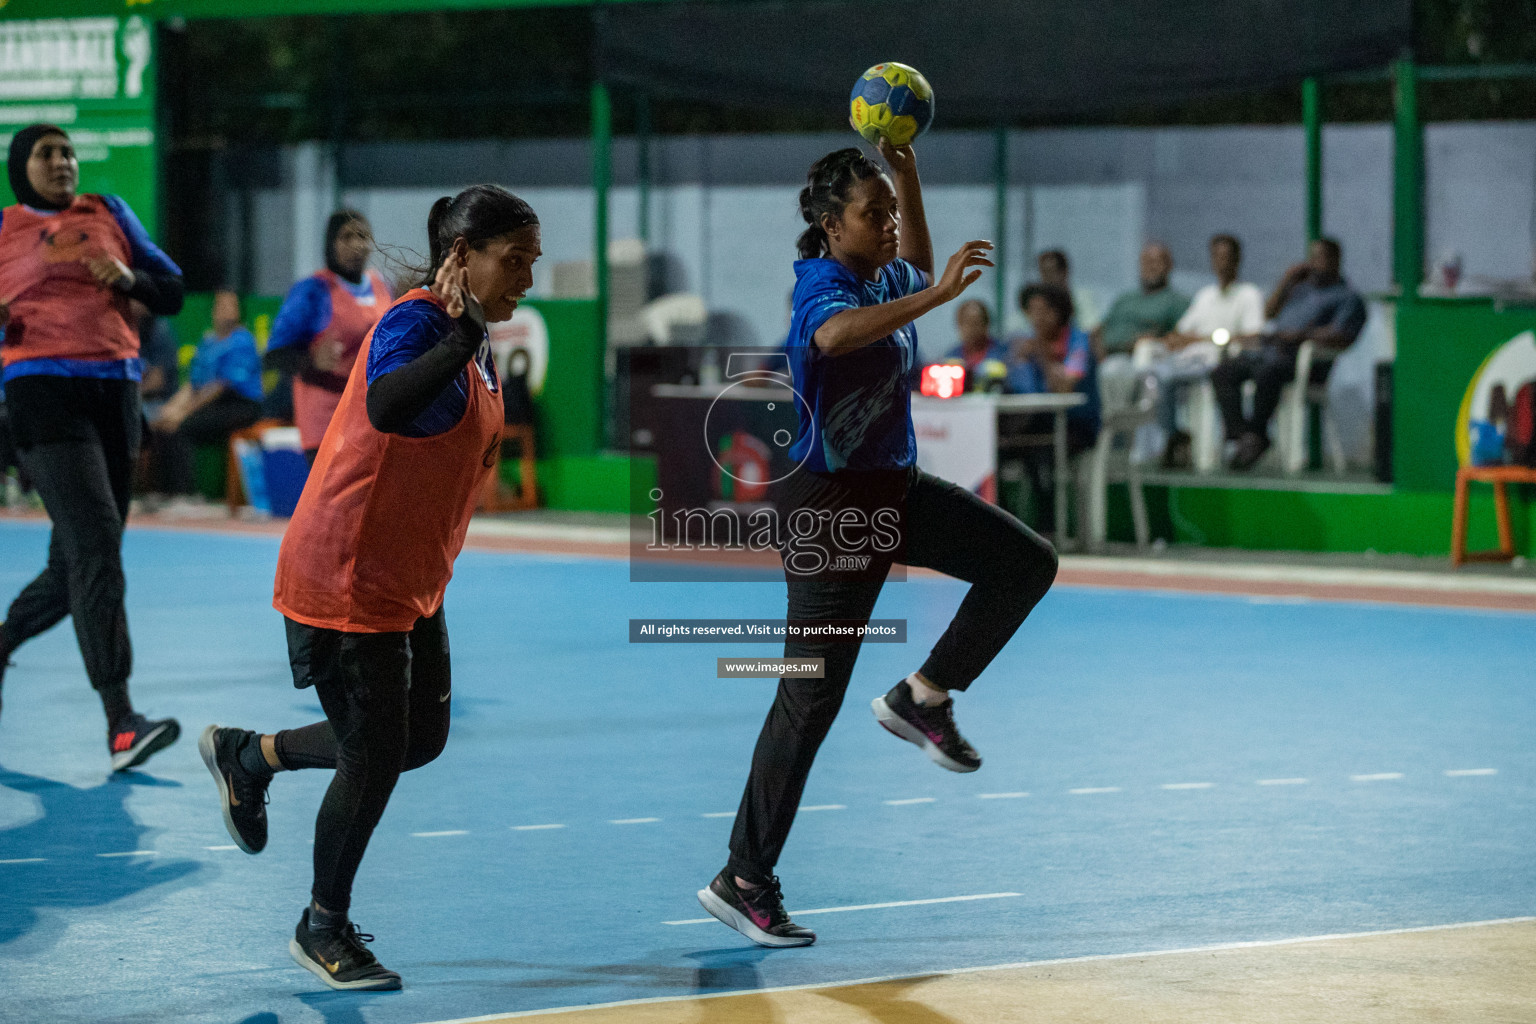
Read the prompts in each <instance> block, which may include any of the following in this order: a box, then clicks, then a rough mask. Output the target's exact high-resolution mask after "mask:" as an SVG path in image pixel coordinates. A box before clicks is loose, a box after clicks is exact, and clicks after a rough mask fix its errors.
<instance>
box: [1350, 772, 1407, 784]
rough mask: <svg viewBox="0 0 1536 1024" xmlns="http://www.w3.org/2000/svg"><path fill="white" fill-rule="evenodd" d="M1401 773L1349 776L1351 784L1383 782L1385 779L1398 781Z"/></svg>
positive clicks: (1401, 775)
mask: <svg viewBox="0 0 1536 1024" xmlns="http://www.w3.org/2000/svg"><path fill="white" fill-rule="evenodd" d="M1402 777H1403V773H1402V772H1374V773H1372V774H1370V775H1351V776H1350V777H1349V781H1351V782H1385V781H1386V780H1387V779H1400V778H1402Z"/></svg>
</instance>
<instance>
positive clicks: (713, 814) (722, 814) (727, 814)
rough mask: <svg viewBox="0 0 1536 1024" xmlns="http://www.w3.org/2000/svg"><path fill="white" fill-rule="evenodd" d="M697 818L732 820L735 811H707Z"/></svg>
mask: <svg viewBox="0 0 1536 1024" xmlns="http://www.w3.org/2000/svg"><path fill="white" fill-rule="evenodd" d="M800 809H801V810H802V811H803V810H805V808H803V807H802V808H800ZM699 817H701V818H734V817H736V812H735V811H709V812H708V813H706V814H701V815H699Z"/></svg>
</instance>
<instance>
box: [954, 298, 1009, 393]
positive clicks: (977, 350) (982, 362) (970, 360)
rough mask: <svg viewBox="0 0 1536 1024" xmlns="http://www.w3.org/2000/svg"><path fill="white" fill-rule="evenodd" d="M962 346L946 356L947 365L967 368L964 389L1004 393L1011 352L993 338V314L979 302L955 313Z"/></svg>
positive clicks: (970, 302)
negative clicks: (1004, 382) (1002, 391)
mask: <svg viewBox="0 0 1536 1024" xmlns="http://www.w3.org/2000/svg"><path fill="white" fill-rule="evenodd" d="M955 327H956V328H957V329H958V330H959V332H960V344H958V345H956V346H955V347H954V348H952V349H950V350H949V351H948V352H947V353H945V355H944V361H945V362H946V363H950V364H953V365H955V366H963V367H965V390H967V391H1001V390H1002V389H1003V378H1004V377H1005V376H1006V375H1007V372H1008V350H1007V349H1006V348H1004V347H1003V343H1002V342H1000V341H998V340H997V339H996V338H995V337H993V335H992V314H991V312H990V311H988V309H987V304H986V303H985V302H982V301H981V300H980V299H966V300H965V301H964V302H962V303H960V308H959V309H957V310H955Z"/></svg>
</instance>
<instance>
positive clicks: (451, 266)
mask: <svg viewBox="0 0 1536 1024" xmlns="http://www.w3.org/2000/svg"><path fill="white" fill-rule="evenodd" d="M431 290H432V294H433V295H435V296H437V298H438V300H439V301H440V302H442V304H443V310H444V311H445V312H446V313H447V314H448V315H449V316H451V317H453V318H454V319H455V320H457V319H458V318H459V317H461V316H463V315H464V309H465V305H466V303H467V302H468V300H469V267H468V266H467V265H466V264H465V262H464V258H463V257H462V256H458V255H456V254H453V253H450V254H449V255H448V257H447V258H446V259H444V260H443V265H442V266H440V267H438V268H437V276H436V277H434V278H433V279H432V289H431Z"/></svg>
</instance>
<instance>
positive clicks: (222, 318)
mask: <svg viewBox="0 0 1536 1024" xmlns="http://www.w3.org/2000/svg"><path fill="white" fill-rule="evenodd" d="M260 418H261V357H260V356H259V355H258V354H257V352H256V339H255V337H254V336H252V334H251V332H250V331H249V330H248V329H247V328H246V327H245V326H244V325H243V324H242V323H241V322H240V298H239V296H237V295H236V294H235V293H234V292H231V291H221V292H217V293H215V294H214V297H213V328H212V330H209V331H208V332H206V333H205V334H204V335H203V338H202V340H201V341H200V342H198V346H197V354H196V355H195V356H193V357H192V365H191V367H190V368H189V373H188V380H187V383H185V384H183V385H182V386H181V388H180V390H178V391H177V392H176V394H175V395H173V396H172V397H171V399H170V401H168V402H166V403H165V407H164V408H163V409H161V411H160V415H159V416H157V417H156V418H155V421H154V422H153V423H151V424H150V426H151V428H153V430H154V432H155V441H156V450H157V452H158V456H159V464H160V477H161V481H162V484H163V487H162V490H164V491H165V492H167V493H170V494H191V493H192V492H193V490H194V482H193V474H192V449H193V447H194V446H195V445H217V446H219V447H223V446H224V445H226V444H227V443H228V442H229V435H230V434H232V433H234V432H235V431H237V430H242V429H244V428H246V427H248V426H250V425H251V424H253V423H255V422H256V421H257V420H258V419H260Z"/></svg>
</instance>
